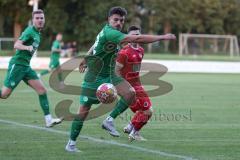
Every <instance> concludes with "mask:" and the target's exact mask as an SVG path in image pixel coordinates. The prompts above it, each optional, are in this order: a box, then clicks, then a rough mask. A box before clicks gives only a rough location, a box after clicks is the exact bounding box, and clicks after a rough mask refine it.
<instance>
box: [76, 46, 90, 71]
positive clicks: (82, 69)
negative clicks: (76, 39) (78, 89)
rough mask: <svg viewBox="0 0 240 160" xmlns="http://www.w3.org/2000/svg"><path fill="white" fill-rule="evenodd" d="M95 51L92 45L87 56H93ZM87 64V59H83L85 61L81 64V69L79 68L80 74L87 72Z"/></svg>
mask: <svg viewBox="0 0 240 160" xmlns="http://www.w3.org/2000/svg"><path fill="white" fill-rule="evenodd" d="M93 49H94V45H92V47H91V48H90V49H89V50H88V52H87V55H92V54H93ZM86 63H87V62H86V60H85V58H83V60H82V61H81V62H80V64H79V67H78V69H79V72H80V73H83V72H85V70H86V68H87V65H86Z"/></svg>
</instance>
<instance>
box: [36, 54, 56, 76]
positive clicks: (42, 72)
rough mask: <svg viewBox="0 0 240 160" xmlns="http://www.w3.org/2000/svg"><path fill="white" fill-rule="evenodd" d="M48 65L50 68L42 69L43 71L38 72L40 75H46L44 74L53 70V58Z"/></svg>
mask: <svg viewBox="0 0 240 160" xmlns="http://www.w3.org/2000/svg"><path fill="white" fill-rule="evenodd" d="M48 67H49V68H48V69H46V70H43V71H41V72H40V73H39V74H38V76H39V77H41V76H44V75H46V74H49V73H50V72H52V70H53V69H54V67H55V65H54V63H53V60H52V58H51V60H50V63H49V66H48Z"/></svg>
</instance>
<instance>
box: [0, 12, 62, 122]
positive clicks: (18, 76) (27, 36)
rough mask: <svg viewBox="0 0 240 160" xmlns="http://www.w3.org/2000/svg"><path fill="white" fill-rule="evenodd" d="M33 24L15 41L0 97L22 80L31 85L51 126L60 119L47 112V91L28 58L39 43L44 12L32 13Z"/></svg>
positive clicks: (7, 95)
mask: <svg viewBox="0 0 240 160" xmlns="http://www.w3.org/2000/svg"><path fill="white" fill-rule="evenodd" d="M32 22H33V26H29V27H27V28H26V29H25V30H24V31H23V32H22V34H21V36H20V37H19V39H18V40H17V41H16V42H15V44H14V48H15V49H16V54H15V55H14V56H13V57H12V58H11V60H10V62H9V66H8V71H7V75H6V77H5V80H4V86H3V87H2V89H1V90H0V98H2V99H6V98H8V97H9V96H10V94H11V93H12V91H13V90H14V88H15V87H17V85H18V84H19V83H20V82H21V81H22V80H23V81H24V82H25V83H26V84H27V85H29V86H30V87H32V88H33V89H34V90H35V91H36V92H37V94H38V96H39V102H40V105H41V108H42V110H43V112H44V115H45V122H46V127H52V126H54V125H55V124H59V123H61V122H62V119H58V118H52V116H51V114H50V112H49V102H48V98H47V91H46V89H45V88H44V86H43V83H42V82H41V80H39V78H38V76H37V73H36V72H35V71H34V70H33V69H32V68H31V67H30V64H29V63H30V60H31V58H32V56H33V54H34V52H35V51H36V50H37V49H38V46H39V44H40V31H41V30H42V29H43V27H44V24H45V17H44V12H43V11H42V10H40V9H39V10H36V11H33V13H32Z"/></svg>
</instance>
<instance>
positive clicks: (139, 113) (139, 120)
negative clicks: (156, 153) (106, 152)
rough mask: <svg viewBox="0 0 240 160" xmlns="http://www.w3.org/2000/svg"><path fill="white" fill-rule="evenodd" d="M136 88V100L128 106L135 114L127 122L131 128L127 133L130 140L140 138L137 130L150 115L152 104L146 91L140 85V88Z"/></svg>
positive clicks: (145, 122) (144, 123)
mask: <svg viewBox="0 0 240 160" xmlns="http://www.w3.org/2000/svg"><path fill="white" fill-rule="evenodd" d="M138 89H139V88H138ZM138 89H136V91H137V100H136V102H135V104H134V105H132V106H131V107H130V108H131V110H132V111H134V112H135V115H134V117H133V118H132V120H131V122H130V124H129V125H130V126H132V130H131V132H130V134H129V139H130V140H134V139H139V140H141V136H140V134H139V131H140V130H141V128H142V127H143V126H144V125H146V124H147V122H148V120H149V119H150V118H151V116H152V104H151V101H150V99H149V97H148V95H147V93H146V92H145V91H144V90H143V88H142V87H140V90H138Z"/></svg>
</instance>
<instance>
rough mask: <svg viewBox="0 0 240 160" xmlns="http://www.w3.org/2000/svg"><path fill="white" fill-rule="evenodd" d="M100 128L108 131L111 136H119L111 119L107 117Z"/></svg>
mask: <svg viewBox="0 0 240 160" xmlns="http://www.w3.org/2000/svg"><path fill="white" fill-rule="evenodd" d="M102 128H103V129H105V130H107V131H108V133H109V134H110V135H111V136H113V137H119V136H120V134H119V132H118V131H117V130H116V129H115V127H114V124H113V120H109V118H106V119H105V120H104V121H103V123H102Z"/></svg>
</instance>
